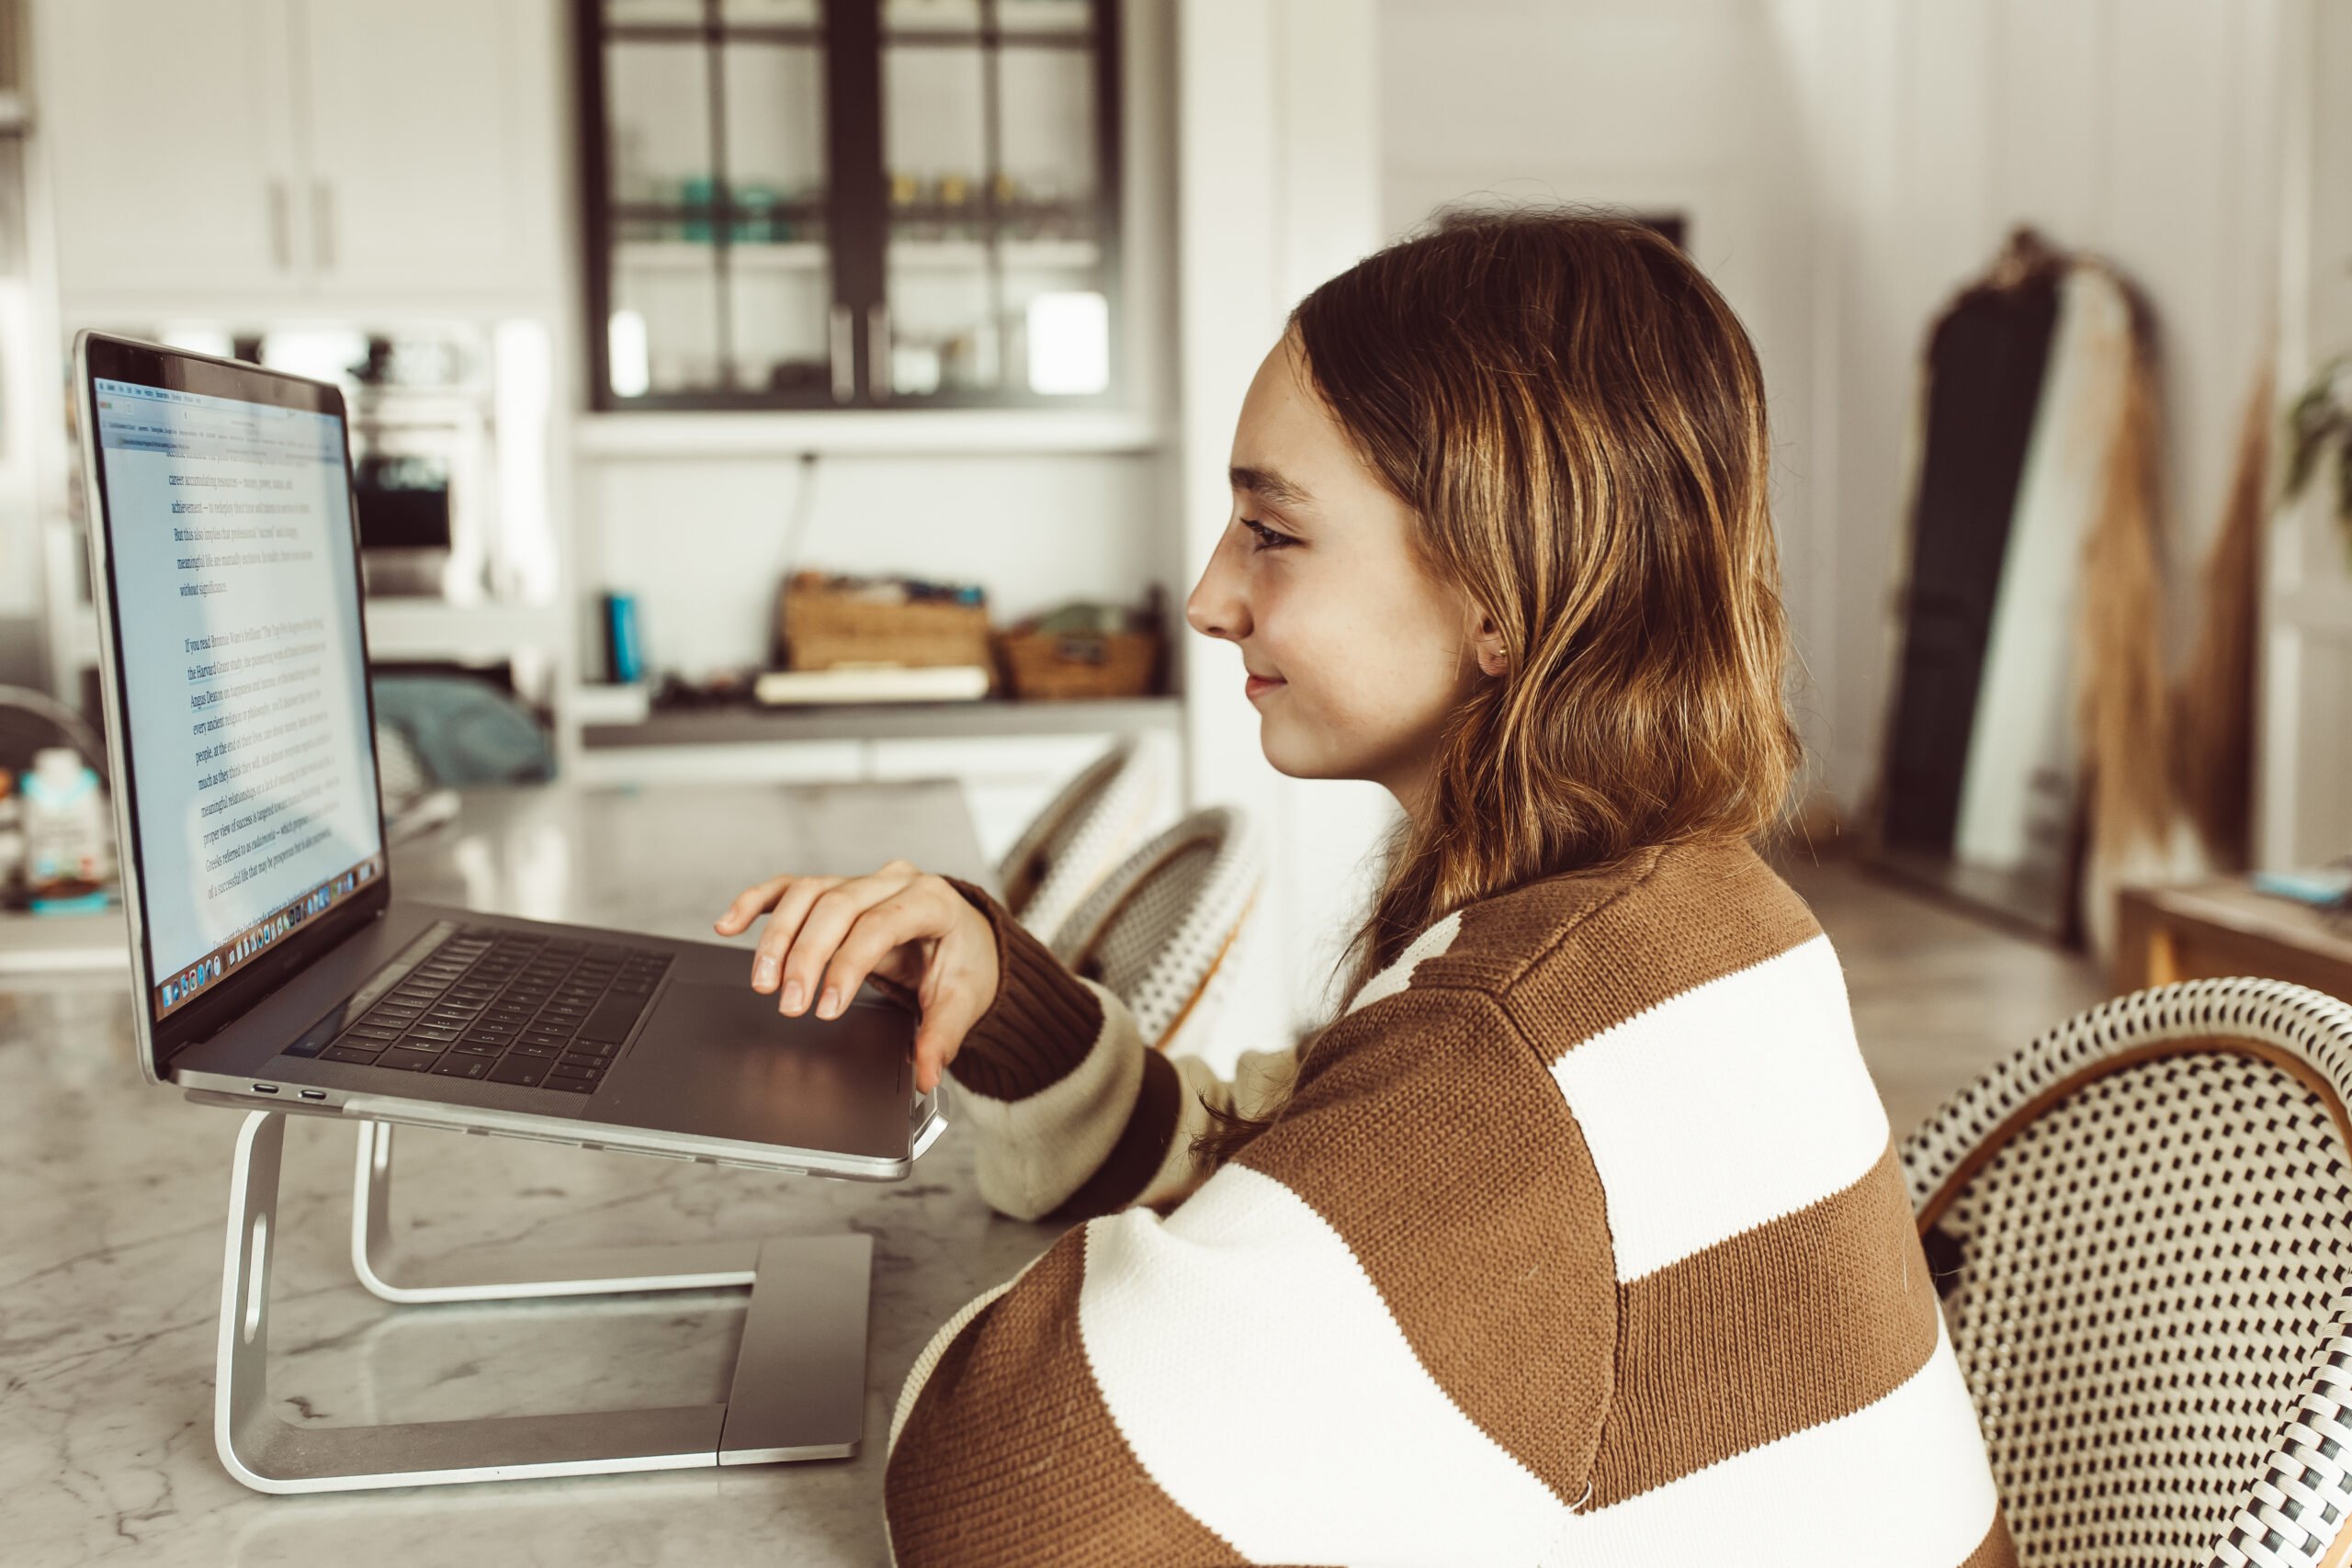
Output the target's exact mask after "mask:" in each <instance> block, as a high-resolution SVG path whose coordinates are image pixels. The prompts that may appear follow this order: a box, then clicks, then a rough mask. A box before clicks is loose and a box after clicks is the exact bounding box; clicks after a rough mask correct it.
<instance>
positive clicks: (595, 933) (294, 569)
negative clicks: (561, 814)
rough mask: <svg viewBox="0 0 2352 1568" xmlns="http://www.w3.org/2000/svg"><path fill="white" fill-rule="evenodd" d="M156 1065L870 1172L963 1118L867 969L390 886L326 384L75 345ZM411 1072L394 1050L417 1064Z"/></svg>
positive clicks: (415, 1111)
mask: <svg viewBox="0 0 2352 1568" xmlns="http://www.w3.org/2000/svg"><path fill="white" fill-rule="evenodd" d="M74 368H75V377H74V383H75V392H76V397H77V400H78V402H77V408H76V413H77V416H78V422H79V425H80V430H81V436H82V451H83V463H84V482H85V492H84V493H85V495H86V496H87V497H88V498H89V512H90V514H91V527H90V581H91V586H92V592H93V594H94V595H95V597H96V601H97V607H98V626H99V650H100V674H101V688H102V691H103V694H104V695H103V701H104V704H105V710H106V720H107V726H106V728H107V752H108V759H109V761H110V763H111V767H112V781H113V784H114V789H113V797H114V802H115V817H116V825H117V831H118V834H119V844H120V846H121V854H120V856H119V860H120V863H121V867H122V871H121V875H122V884H123V899H124V904H125V907H126V909H127V912H128V915H129V919H130V955H131V965H132V981H133V985H134V987H136V991H135V996H134V1005H133V1008H132V1016H133V1018H134V1020H135V1028H136V1033H137V1037H138V1041H139V1046H140V1068H141V1072H142V1073H143V1074H144V1075H145V1076H146V1077H147V1078H148V1080H149V1081H150V1082H154V1083H171V1084H175V1085H177V1086H179V1087H181V1088H182V1089H185V1090H187V1093H188V1095H189V1097H190V1098H191V1099H196V1100H204V1101H207V1102H211V1103H228V1104H235V1105H240V1106H251V1107H254V1108H261V1107H267V1108H270V1109H276V1110H284V1111H309V1112H312V1113H319V1114H334V1115H345V1116H353V1117H362V1118H367V1119H370V1120H375V1121H381V1122H406V1123H410V1124H413V1125H418V1126H428V1127H443V1128H450V1129H458V1130H463V1131H469V1132H481V1133H494V1134H503V1135H508V1136H514V1137H525V1138H537V1139H542V1140H547V1141H551V1142H556V1143H563V1144H573V1145H583V1146H586V1147H591V1148H597V1147H603V1148H614V1149H624V1150H629V1151H633V1152H637V1153H642V1154H652V1155H664V1156H672V1157H687V1158H695V1159H702V1160H707V1161H712V1162H716V1163H718V1164H726V1165H741V1166H747V1167H752V1168H761V1169H772V1170H787V1171H799V1172H808V1173H813V1174H817V1175H822V1176H835V1177H848V1178H854V1179H866V1180H892V1179H897V1178H899V1177H902V1176H904V1175H905V1174H906V1173H907V1171H908V1169H909V1168H910V1167H911V1165H912V1163H913V1160H914V1157H915V1156H917V1155H919V1154H920V1153H922V1150H923V1149H924V1148H926V1147H928V1146H929V1145H930V1143H931V1142H932V1140H933V1138H934V1137H936V1136H937V1134H939V1132H940V1131H941V1130H942V1129H943V1128H944V1125H945V1123H944V1120H943V1119H942V1117H941V1116H940V1114H939V1110H938V1105H937V1097H936V1095H935V1094H933V1095H924V1096H916V1095H915V1094H914V1093H913V1092H912V1067H911V1063H910V1059H909V1058H910V1041H911V1037H912V1033H913V1027H912V1021H911V1019H910V1017H909V1015H908V1014H907V1013H906V1012H905V1011H904V1010H901V1009H899V1007H897V1006H896V1005H894V1004H892V1003H891V1002H889V1001H888V999H887V998H883V997H881V996H880V995H879V994H878V993H876V992H875V991H874V990H872V989H871V988H870V987H869V988H868V989H867V990H866V991H865V992H864V993H862V994H861V996H860V998H859V999H858V1001H857V1003H856V1004H855V1005H853V1006H852V1007H850V1008H849V1009H848V1010H845V1011H844V1013H843V1014H842V1017H841V1018H840V1019H838V1020H835V1021H831V1022H820V1021H817V1020H815V1019H813V1018H800V1019H791V1018H786V1017H783V1016H782V1015H780V1014H779V1013H778V1012H777V1011H776V1009H775V1002H774V1000H773V999H772V998H768V997H764V996H762V995H760V994H759V993H757V992H754V991H753V990H752V988H751V987H750V985H749V983H748V963H747V959H746V955H745V953H744V952H743V950H741V949H740V948H732V947H728V946H724V945H721V944H719V943H718V942H681V941H673V940H670V939H667V938H662V937H655V936H645V935H638V934H635V933H627V932H620V931H608V930H604V929H600V928H594V927H582V926H569V925H560V924H556V923H553V922H549V921H543V920H528V919H515V918H511V917H507V916H503V915H490V914H478V913H474V912H470V911H468V910H465V909H460V908H449V907H447V906H436V905H432V904H424V903H412V902H408V901H405V900H402V899H400V898H398V897H394V896H393V890H392V886H391V871H390V862H389V860H388V859H387V857H386V854H385V850H384V832H383V818H382V812H381V806H380V792H379V785H378V773H377V760H376V750H375V726H374V709H373V704H372V700H371V699H370V697H369V695H368V683H367V628H366V622H365V617H364V614H363V609H362V600H361V597H360V587H359V571H358V520H357V514H356V510H355V508H354V503H353V500H352V483H351V471H350V453H349V443H348V440H347V438H346V434H345V432H346V429H347V426H346V424H345V411H344V406H343V398H342V393H341V392H340V390H339V389H336V388H335V387H334V386H333V385H331V384H328V383H324V382H319V381H312V380H309V379H306V378H301V377H296V376H289V375H286V374H284V373H282V372H277V371H272V370H265V369H261V368H258V367H254V366H251V365H245V364H241V363H238V362H234V361H230V360H222V359H215V358H211V357H209V356H207V355H197V354H189V353H185V352H183V351H180V350H177V349H172V348H166V347H164V346H162V345H159V344H143V343H138V342H134V341H131V340H129V339H124V338H117V337H111V336H107V335H106V334H102V333H86V332H85V333H82V334H81V335H80V336H79V337H78V338H77V339H76V341H75V344H74ZM395 1064H397V1065H395Z"/></svg>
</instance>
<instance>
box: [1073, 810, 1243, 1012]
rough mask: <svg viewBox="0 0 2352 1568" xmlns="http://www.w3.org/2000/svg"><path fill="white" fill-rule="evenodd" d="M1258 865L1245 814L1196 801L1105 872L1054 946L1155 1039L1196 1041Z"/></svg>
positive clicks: (1225, 980)
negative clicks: (1196, 808)
mask: <svg viewBox="0 0 2352 1568" xmlns="http://www.w3.org/2000/svg"><path fill="white" fill-rule="evenodd" d="M1259 874H1260V868H1259V864H1258V853H1257V848H1256V845H1255V843H1254V841H1253V840H1252V839H1251V837H1250V828H1249V818H1247V817H1246V816H1245V815H1244V814H1243V813H1242V812H1241V811H1239V810H1238V809H1237V808H1235V807H1226V806H1215V807H1209V808H1207V809H1206V810H1204V811H1196V812H1194V813H1193V815H1191V816H1190V817H1187V818H1184V819H1183V820H1182V821H1181V822H1179V823H1177V824H1176V826H1174V827H1173V828H1170V829H1168V831H1166V832H1165V833H1162V834H1160V835H1159V837H1158V838H1156V839H1154V840H1151V841H1150V842H1149V843H1148V844H1146V845H1144V846H1143V848H1141V849H1139V850H1137V851H1136V852H1135V854H1134V855H1132V856H1131V857H1129V859H1128V860H1127V862H1126V863H1125V864H1124V865H1122V866H1120V867H1119V868H1118V869H1117V870H1116V871H1114V872H1113V873H1112V874H1110V875H1109V876H1108V877H1106V878H1104V879H1103V884H1102V886H1098V887H1097V888H1095V890H1094V891H1093V892H1092V893H1091V895H1089V896H1088V897H1087V899H1086V902H1085V903H1083V904H1081V905H1080V906H1079V907H1078V908H1076V909H1075V910H1073V911H1072V912H1071V914H1070V917H1069V919H1068V920H1066V921H1064V922H1063V924H1062V928H1061V930H1060V931H1057V932H1055V933H1054V936H1053V939H1052V947H1053V950H1054V954H1055V956H1056V957H1057V958H1059V959H1060V960H1061V961H1062V962H1063V963H1064V964H1068V965H1069V967H1070V968H1071V970H1073V971H1074V972H1076V973H1077V974H1080V975H1082V976H1085V977H1086V978H1088V979H1090V980H1093V981H1096V982H1098V983H1100V984H1101V985H1102V986H1103V988H1104V989H1106V990H1108V991H1110V992H1111V993H1112V994H1113V995H1114V996H1116V997H1117V998H1119V999H1120V1000H1121V1001H1124V1002H1125V1003H1126V1004H1127V1010H1128V1011H1130V1012H1132V1013H1133V1014H1134V1015H1135V1020H1136V1029H1137V1031H1138V1032H1141V1033H1142V1035H1143V1038H1144V1040H1145V1042H1146V1043H1148V1044H1150V1045H1151V1046H1153V1047H1154V1048H1155V1049H1158V1050H1162V1051H1178V1050H1183V1049H1193V1048H1197V1045H1198V1043H1199V1042H1201V1041H1202V1040H1204V1039H1205V1038H1206V1036H1207V1033H1208V1031H1209V1030H1210V1028H1211V1027H1212V1025H1213V1022H1214V1021H1215V1019H1216V1011H1217V1009H1218V1007H1219V1006H1220V1005H1221V1004H1222V1002H1223V1000H1224V997H1225V994H1226V991H1227V987H1228V986H1229V984H1230V982H1231V979H1232V976H1233V973H1234V971H1235V970H1236V969H1237V968H1238V966H1239V961H1240V943H1241V932H1242V927H1243V926H1244V924H1245V923H1246V922H1247V920H1248V918H1249V914H1250V906H1251V904H1252V903H1253V902H1254V901H1255V899H1256V897H1257V892H1258V880H1259Z"/></svg>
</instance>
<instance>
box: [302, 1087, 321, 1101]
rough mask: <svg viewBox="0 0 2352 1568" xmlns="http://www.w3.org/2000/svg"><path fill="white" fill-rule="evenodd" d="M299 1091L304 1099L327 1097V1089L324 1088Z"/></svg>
mask: <svg viewBox="0 0 2352 1568" xmlns="http://www.w3.org/2000/svg"><path fill="white" fill-rule="evenodd" d="M298 1092H300V1095H301V1096H302V1098H303V1099H304V1100H324V1099H325V1098H326V1097H327V1091H326V1090H324V1089H301V1090H300V1091H298Z"/></svg>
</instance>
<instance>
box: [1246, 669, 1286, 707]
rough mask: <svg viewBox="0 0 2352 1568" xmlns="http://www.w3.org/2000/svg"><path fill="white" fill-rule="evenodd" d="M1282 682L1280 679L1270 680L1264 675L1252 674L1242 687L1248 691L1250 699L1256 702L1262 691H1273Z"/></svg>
mask: <svg viewBox="0 0 2352 1568" xmlns="http://www.w3.org/2000/svg"><path fill="white" fill-rule="evenodd" d="M1281 684H1282V682H1280V681H1270V680H1268V679H1266V677H1264V676H1263V675H1252V676H1250V679H1249V680H1248V682H1245V683H1244V684H1243V686H1242V688H1241V689H1242V690H1243V691H1244V692H1245V693H1247V694H1249V696H1250V700H1251V701H1253V702H1254V701H1255V700H1256V699H1257V697H1258V694H1260V693H1261V692H1271V691H1272V690H1273V689H1274V688H1275V687H1277V686H1279V685H1281Z"/></svg>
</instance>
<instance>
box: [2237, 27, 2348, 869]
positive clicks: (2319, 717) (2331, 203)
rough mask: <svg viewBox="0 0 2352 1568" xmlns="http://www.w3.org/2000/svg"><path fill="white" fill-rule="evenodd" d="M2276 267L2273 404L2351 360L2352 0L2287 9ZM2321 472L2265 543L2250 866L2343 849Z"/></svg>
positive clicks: (2332, 611)
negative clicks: (2280, 237) (2259, 741)
mask: <svg viewBox="0 0 2352 1568" xmlns="http://www.w3.org/2000/svg"><path fill="white" fill-rule="evenodd" d="M2281 31H2282V43H2283V46H2284V47H2283V49H2282V51H2281V52H2282V55H2283V57H2284V58H2285V60H2286V61H2287V62H2288V66H2287V71H2286V79H2285V81H2284V83H2283V84H2282V85H2283V91H2282V92H2281V94H2280V100H2281V109H2280V113H2281V117H2282V118H2284V120H2285V121H2286V126H2287V135H2286V138H2285V141H2286V156H2285V158H2284V160H2283V163H2284V164H2285V173H2286V179H2285V182H2284V183H2285V196H2284V198H2283V208H2284V211H2283V218H2284V222H2283V223H2282V225H2281V227H2282V230H2283V231H2284V243H2283V245H2282V254H2281V255H2280V257H2279V303H2280V317H2281V321H2280V330H2279V366H2278V392H2279V396H2280V398H2281V400H2286V399H2290V398H2292V397H2293V396H2294V395H2295V394H2296V392H2297V391H2299V390H2300V389H2301V388H2302V387H2303V386H2304V385H2305V383H2306V382H2307V381H2308V379H2309V378H2311V377H2312V376H2313V375H2314V374H2316V373H2317V372H2318V370H2319V368H2320V367H2322V366H2324V365H2325V364H2326V363H2328V362H2329V361H2331V360H2333V359H2335V357H2337V356H2338V355H2345V354H2346V353H2352V96H2347V95H2346V93H2345V92H2344V91H2343V90H2342V84H2344V83H2346V82H2352V0H2312V3H2298V4H2294V5H2290V6H2288V7H2287V8H2286V15H2285V17H2284V26H2283V28H2282V29H2281ZM2331 477H2332V476H2328V475H2326V474H2324V473H2323V474H2322V475H2320V476H2317V478H2316V479H2315V482H2314V483H2313V484H2312V487H2311V492H2310V493H2309V494H2307V495H2306V496H2305V497H2304V498H2303V500H2302V502H2301V503H2300V504H2295V505H2290V506H2285V507H2281V508H2280V509H2279V510H2278V513H2276V514H2275V515H2274V517H2273V518H2272V526H2271V529H2270V533H2269V536H2268V539H2267V550H2268V560H2267V567H2268V570H2267V574H2266V575H2267V582H2266V583H2265V585H2264V586H2265V593H2264V599H2265V604H2264V611H2265V615H2264V621H2265V627H2266V634H2267V635H2266V636H2265V637H2264V639H2263V666H2264V668H2263V684H2264V713H2263V745H2262V749H2261V756H2260V765H2259V768H2258V770H2257V784H2256V788H2257V792H2258V798H2259V801H2260V807H2259V809H2258V811H2257V813H2256V824H2257V838H2256V860H2257V862H2258V863H2261V864H2263V865H2266V866H2270V867H2279V868H2283V867H2287V866H2305V865H2312V864H2316V863H2321V862H2324V861H2329V860H2333V859H2335V857H2337V856H2339V855H2341V854H2343V853H2345V852H2346V851H2347V850H2352V788H2346V785H2345V780H2346V777H2347V776H2352V543H2347V541H2346V538H2345V537H2344V535H2343V533H2342V532H2341V530H2340V528H2339V526H2338V525H2337V522H2336V519H2335V506H2334V501H2333V497H2332V495H2331V493H2330V491H2331V488H2332V487H2331V485H2330V483H2329V479H2330V478H2331Z"/></svg>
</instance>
